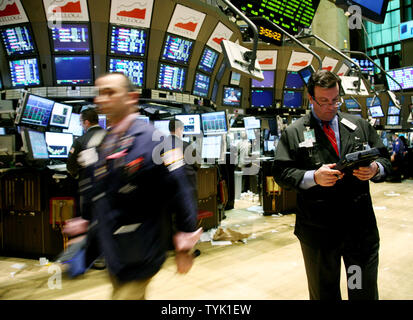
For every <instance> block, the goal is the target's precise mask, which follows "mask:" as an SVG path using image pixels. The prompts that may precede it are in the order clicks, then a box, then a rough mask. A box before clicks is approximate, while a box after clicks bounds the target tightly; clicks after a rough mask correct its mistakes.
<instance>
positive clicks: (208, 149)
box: [201, 135, 222, 159]
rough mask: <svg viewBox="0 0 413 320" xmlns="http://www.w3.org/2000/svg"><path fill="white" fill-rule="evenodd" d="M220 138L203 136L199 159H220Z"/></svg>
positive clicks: (219, 136)
mask: <svg viewBox="0 0 413 320" xmlns="http://www.w3.org/2000/svg"><path fill="white" fill-rule="evenodd" d="M221 144H222V136H221V135H217V136H204V137H203V138H202V149H201V157H202V158H203V159H219V158H221Z"/></svg>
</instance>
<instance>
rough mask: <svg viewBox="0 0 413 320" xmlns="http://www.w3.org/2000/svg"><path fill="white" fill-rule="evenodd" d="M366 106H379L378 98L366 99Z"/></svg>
mask: <svg viewBox="0 0 413 320" xmlns="http://www.w3.org/2000/svg"><path fill="white" fill-rule="evenodd" d="M366 106H367V107H371V106H381V100H380V98H379V97H376V96H374V97H368V98H366Z"/></svg>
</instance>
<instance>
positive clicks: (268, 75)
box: [251, 70, 275, 88]
mask: <svg viewBox="0 0 413 320" xmlns="http://www.w3.org/2000/svg"><path fill="white" fill-rule="evenodd" d="M262 74H263V75H264V80H262V81H258V80H255V79H252V80H251V87H252V88H274V79H275V70H262Z"/></svg>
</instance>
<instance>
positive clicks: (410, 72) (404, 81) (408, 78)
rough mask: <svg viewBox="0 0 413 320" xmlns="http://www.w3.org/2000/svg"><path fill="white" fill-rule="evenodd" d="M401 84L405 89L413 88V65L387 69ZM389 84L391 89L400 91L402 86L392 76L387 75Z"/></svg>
mask: <svg viewBox="0 0 413 320" xmlns="http://www.w3.org/2000/svg"><path fill="white" fill-rule="evenodd" d="M387 72H388V73H389V75H390V76H392V77H393V78H394V79H395V80H396V81H397V82H398V83H400V85H401V86H402V88H403V90H408V89H412V88H413V67H405V68H400V69H394V70H389V71H387ZM386 78H387V85H388V87H389V90H391V91H400V86H399V85H398V84H397V83H396V82H394V81H393V80H392V79H391V78H390V77H388V76H386Z"/></svg>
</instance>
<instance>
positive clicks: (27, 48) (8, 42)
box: [1, 26, 35, 56]
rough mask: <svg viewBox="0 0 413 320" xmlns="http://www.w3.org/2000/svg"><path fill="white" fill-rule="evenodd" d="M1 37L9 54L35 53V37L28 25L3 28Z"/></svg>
mask: <svg viewBox="0 0 413 320" xmlns="http://www.w3.org/2000/svg"><path fill="white" fill-rule="evenodd" d="M1 38H2V40H3V44H4V47H5V49H6V52H7V54H8V55H9V56H17V55H23V54H33V53H35V48H34V41H33V37H32V35H31V33H30V30H29V28H28V27H27V26H16V27H7V28H4V29H1Z"/></svg>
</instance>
